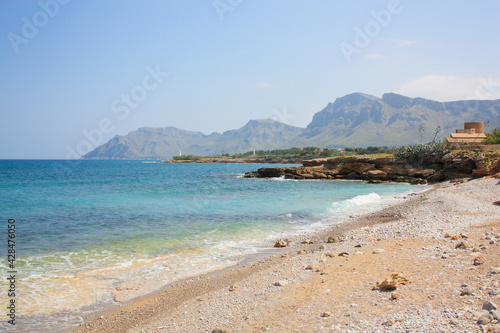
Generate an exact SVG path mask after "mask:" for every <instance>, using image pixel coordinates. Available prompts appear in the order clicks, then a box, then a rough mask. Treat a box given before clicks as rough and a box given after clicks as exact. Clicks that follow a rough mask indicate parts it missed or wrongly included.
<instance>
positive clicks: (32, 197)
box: [0, 160, 426, 332]
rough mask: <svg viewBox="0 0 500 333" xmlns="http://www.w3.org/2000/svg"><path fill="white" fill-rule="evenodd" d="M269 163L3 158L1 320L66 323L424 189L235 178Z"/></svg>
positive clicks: (47, 325)
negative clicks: (13, 319) (276, 242)
mask: <svg viewBox="0 0 500 333" xmlns="http://www.w3.org/2000/svg"><path fill="white" fill-rule="evenodd" d="M271 166H273V165H269V164H266V165H260V164H222V163H221V164H202V163H199V164H198V163H190V164H177V163H156V162H150V161H87V160H74V161H62V160H61V161H57V160H52V161H51V160H2V161H0V203H1V205H0V219H1V223H0V234H1V235H2V236H1V237H2V241H1V242H2V246H1V247H0V251H1V252H0V258H1V261H0V270H1V271H2V278H1V279H0V308H1V309H2V310H0V330H6V331H9V330H13V331H18V332H58V331H62V330H67V329H68V328H71V327H74V326H77V325H79V324H80V323H82V322H83V318H84V317H85V316H86V315H88V314H90V313H92V312H93V311H96V310H97V309H102V308H106V307H110V306H114V305H116V304H118V303H117V301H118V302H127V301H130V300H132V299H133V298H134V297H137V296H141V295H144V294H147V293H150V292H152V291H155V290H158V289H160V288H162V287H164V286H166V285H168V284H171V283H174V282H176V281H179V280H182V279H185V278H188V277H192V276H196V275H200V274H203V273H207V272H211V271H214V270H217V269H221V268H224V267H229V266H232V265H235V264H237V263H239V262H241V261H242V260H243V259H244V258H246V257H248V256H252V255H258V254H259V253H269V252H270V251H272V246H273V245H274V242H275V241H276V240H277V239H278V238H286V237H288V238H293V237H295V238H300V237H306V235H310V234H311V233H313V232H317V231H320V230H324V229H326V228H328V227H330V226H332V225H335V224H337V223H339V222H341V221H343V220H345V218H346V216H349V215H357V214H362V213H366V212H370V211H374V210H377V209H380V208H383V207H385V206H389V205H391V204H394V203H397V202H399V201H402V200H403V197H404V196H405V195H407V194H409V193H412V192H418V191H423V190H425V189H426V187H425V186H410V185H407V184H368V183H366V182H361V181H294V180H286V179H283V178H275V179H255V178H243V177H242V175H243V174H244V173H245V172H247V171H252V170H257V169H258V168H261V167H271ZM281 166H282V165H281ZM9 221H10V223H9ZM13 221H14V222H13ZM12 225H14V226H12ZM12 234H13V235H14V237H15V238H12V236H11V235H12ZM9 237H10V238H9ZM9 239H11V240H13V241H15V243H12V242H11V243H10V246H8V245H9V244H8V240H9ZM9 251H10V252H9ZM13 251H14V252H13ZM9 253H10V254H15V259H14V258H13V257H12V256H11V257H9V256H8V255H9ZM13 259H14V260H13ZM12 272H14V273H12ZM12 275H13V276H14V278H15V279H14V284H13V285H12V279H11V280H8V278H10V277H11V276H12ZM12 287H14V288H13V289H14V294H15V295H13V294H12V293H11V292H9V290H11V289H12ZM9 295H10V296H9ZM12 300H14V304H15V311H14V312H15V313H14V315H15V324H16V325H15V326H14V325H12V323H9V322H8V321H9V320H12V316H10V317H9V316H8V315H9V313H12V311H11V310H9V309H7V306H10V304H12Z"/></svg>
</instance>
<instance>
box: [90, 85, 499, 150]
mask: <svg viewBox="0 0 500 333" xmlns="http://www.w3.org/2000/svg"><path fill="white" fill-rule="evenodd" d="M469 121H482V122H484V123H486V122H488V121H489V124H488V127H486V131H491V130H492V129H493V128H500V100H492V101H477V100H470V101H456V102H444V103H443V102H436V101H432V100H429V99H424V98H409V97H406V96H402V95H398V94H394V93H388V94H384V95H383V96H382V98H379V97H375V96H371V95H367V94H361V93H354V94H349V95H346V96H344V97H340V98H337V99H336V100H335V102H333V103H328V105H327V106H326V107H325V108H324V109H323V110H322V111H320V112H318V113H316V114H315V115H314V117H313V119H312V121H311V123H310V124H309V125H308V126H307V128H306V129H304V128H299V127H294V126H289V125H286V124H283V123H280V122H278V121H274V120H270V119H266V120H251V121H249V122H248V123H247V124H246V125H245V126H243V127H241V128H239V129H236V130H229V131H226V132H224V133H222V134H220V133H212V134H210V135H205V134H203V133H201V132H191V131H186V130H181V129H177V128H175V127H165V128H150V127H145V128H140V129H138V130H137V131H134V132H131V133H129V134H128V135H126V136H120V135H117V136H115V137H114V138H113V139H111V140H110V141H109V142H107V143H106V144H104V145H102V146H100V147H98V148H96V149H95V150H93V151H91V152H89V153H88V154H86V155H85V156H83V158H85V159H168V158H171V157H172V156H176V155H178V154H179V151H181V150H182V154H183V155H188V154H191V155H204V156H206V155H215V154H224V153H230V154H233V153H240V152H247V151H250V150H252V149H257V150H268V149H278V148H290V147H307V146H316V147H329V148H330V147H346V146H350V147H354V146H356V147H366V146H399V145H406V144H414V143H420V133H419V128H420V126H423V128H424V130H425V133H424V138H423V140H424V142H429V141H430V140H432V137H433V132H434V130H435V129H436V128H437V127H438V126H440V127H441V132H440V134H439V136H438V139H442V138H443V137H448V136H449V135H450V133H452V132H454V131H455V130H456V129H459V128H463V124H464V122H469Z"/></svg>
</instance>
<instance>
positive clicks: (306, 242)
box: [300, 239, 313, 244]
mask: <svg viewBox="0 0 500 333" xmlns="http://www.w3.org/2000/svg"><path fill="white" fill-rule="evenodd" d="M300 243H301V244H312V243H313V242H312V240H310V239H306V240H303V241H302V242H300Z"/></svg>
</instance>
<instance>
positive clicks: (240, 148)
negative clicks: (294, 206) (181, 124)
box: [83, 119, 304, 160]
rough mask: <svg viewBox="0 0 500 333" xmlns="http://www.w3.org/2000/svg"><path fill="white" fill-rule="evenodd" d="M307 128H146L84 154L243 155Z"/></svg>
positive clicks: (267, 123)
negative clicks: (207, 130)
mask: <svg viewBox="0 0 500 333" xmlns="http://www.w3.org/2000/svg"><path fill="white" fill-rule="evenodd" d="M303 131H304V128H299V127H294V126H289V125H286V124H283V123H280V122H278V121H274V120H270V119H265V120H251V121H249V122H248V123H247V124H246V125H245V126H243V127H241V128H240V129H237V130H230V131H226V132H224V133H223V134H220V133H212V134H210V135H205V134H203V133H201V132H192V131H186V130H182V129H178V128H175V127H165V128H151V127H143V128H139V129H138V130H137V131H133V132H130V133H129V134H127V135H125V136H121V135H117V136H115V137H114V138H112V139H111V140H109V141H108V142H107V143H106V144H104V145H102V146H100V147H97V148H96V149H94V150H93V151H91V152H89V153H88V154H86V155H84V156H83V158H84V159H145V160H148V159H155V160H156V159H169V158H172V156H176V155H179V152H180V151H182V154H183V155H202V156H206V155H215V154H224V153H230V154H233V153H242V152H247V151H250V150H252V149H264V150H266V149H276V148H277V147H279V146H282V145H285V144H286V143H287V142H290V141H291V140H292V139H293V138H295V137H296V136H297V135H299V134H301V133H302V132H303Z"/></svg>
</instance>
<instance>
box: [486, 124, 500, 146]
mask: <svg viewBox="0 0 500 333" xmlns="http://www.w3.org/2000/svg"><path fill="white" fill-rule="evenodd" d="M483 143H489V144H500V129H498V128H494V129H493V131H491V134H489V135H488V137H487V138H486V139H484V140H483Z"/></svg>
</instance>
